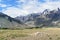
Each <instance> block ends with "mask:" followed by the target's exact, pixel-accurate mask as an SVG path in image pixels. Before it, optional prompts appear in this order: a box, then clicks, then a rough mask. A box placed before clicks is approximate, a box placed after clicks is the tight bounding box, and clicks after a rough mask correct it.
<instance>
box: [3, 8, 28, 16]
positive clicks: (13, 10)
mask: <svg viewBox="0 0 60 40" xmlns="http://www.w3.org/2000/svg"><path fill="white" fill-rule="evenodd" d="M3 13H5V14H7V15H9V16H11V17H16V16H20V15H24V16H25V15H27V13H28V12H27V11H25V10H20V9H19V8H15V7H10V8H7V10H6V11H4V12H3Z"/></svg>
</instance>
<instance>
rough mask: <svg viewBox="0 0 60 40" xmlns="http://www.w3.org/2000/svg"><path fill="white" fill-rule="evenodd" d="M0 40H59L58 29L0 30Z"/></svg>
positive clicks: (59, 31) (59, 33) (59, 32)
mask: <svg viewBox="0 0 60 40" xmlns="http://www.w3.org/2000/svg"><path fill="white" fill-rule="evenodd" d="M0 40H60V28H42V29H24V30H0Z"/></svg>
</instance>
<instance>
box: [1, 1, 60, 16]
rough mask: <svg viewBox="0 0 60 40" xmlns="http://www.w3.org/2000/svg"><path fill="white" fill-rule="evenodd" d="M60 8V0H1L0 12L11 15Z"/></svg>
mask: <svg viewBox="0 0 60 40" xmlns="http://www.w3.org/2000/svg"><path fill="white" fill-rule="evenodd" d="M58 7H59V8H60V0H0V12H3V13H5V14H7V15H9V16H11V17H16V16H19V15H20V16H21V15H28V14H30V13H38V12H42V11H43V10H45V9H50V10H53V9H57V8H58Z"/></svg>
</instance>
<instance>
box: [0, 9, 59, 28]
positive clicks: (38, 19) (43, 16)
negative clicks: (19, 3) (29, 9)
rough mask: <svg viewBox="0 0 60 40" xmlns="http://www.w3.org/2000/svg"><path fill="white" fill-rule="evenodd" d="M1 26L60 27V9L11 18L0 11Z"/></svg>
mask: <svg viewBox="0 0 60 40" xmlns="http://www.w3.org/2000/svg"><path fill="white" fill-rule="evenodd" d="M0 27H1V28H3V27H4V28H6V27H7V28H30V27H40V28H41V27H60V9H59V8H58V9H57V10H51V11H50V10H48V9H46V10H44V11H43V12H42V13H32V14H29V15H27V16H17V17H16V18H12V17H10V16H8V15H6V14H4V13H1V12H0Z"/></svg>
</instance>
